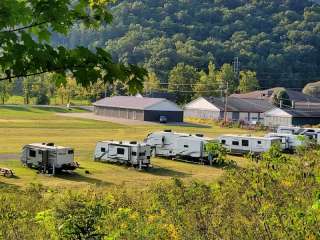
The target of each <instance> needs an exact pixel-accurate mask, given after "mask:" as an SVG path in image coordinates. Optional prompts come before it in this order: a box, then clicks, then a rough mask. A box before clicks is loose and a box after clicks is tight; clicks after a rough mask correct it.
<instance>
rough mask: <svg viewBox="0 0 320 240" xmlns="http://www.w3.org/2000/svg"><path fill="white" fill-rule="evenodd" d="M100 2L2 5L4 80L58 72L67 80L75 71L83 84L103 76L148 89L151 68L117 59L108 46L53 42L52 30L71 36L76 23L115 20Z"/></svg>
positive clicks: (0, 70) (0, 74)
mask: <svg viewBox="0 0 320 240" xmlns="http://www.w3.org/2000/svg"><path fill="white" fill-rule="evenodd" d="M109 2H110V1H109V0H100V1H91V0H90V1H87V0H80V1H72V0H64V1H58V0H56V1H19V0H4V1H1V3H0V9H1V12H0V19H1V20H0V39H1V41H0V50H1V56H0V80H6V79H9V80H10V79H14V78H19V77H25V76H34V75H38V74H42V73H46V72H55V73H56V74H59V75H60V76H61V77H62V79H65V76H66V74H67V73H68V74H72V76H73V77H74V78H75V79H76V80H77V83H79V84H81V85H83V86H89V85H90V83H95V82H97V81H98V79H100V80H103V81H104V82H110V83H112V82H113V81H115V80H121V81H122V82H124V83H126V84H128V86H129V90H130V91H131V92H137V91H139V90H141V89H142V82H143V78H144V75H145V74H146V72H145V70H143V69H141V68H139V67H137V66H134V65H130V64H127V65H124V64H120V63H117V62H114V61H113V60H112V58H111V55H110V54H109V53H108V52H106V51H105V50H104V49H102V48H96V49H95V51H91V50H89V49H87V48H85V47H83V46H76V47H75V48H73V49H67V48H65V47H63V46H56V47H54V46H52V45H50V42H51V37H52V34H62V35H67V34H68V33H69V31H70V29H71V28H72V27H73V26H74V25H75V24H80V25H81V26H82V27H83V28H85V29H89V28H90V29H92V28H97V27H99V26H101V24H109V23H110V22H111V20H112V16H111V14H110V13H109V11H108V9H107V8H106V5H107V4H108V3H109Z"/></svg>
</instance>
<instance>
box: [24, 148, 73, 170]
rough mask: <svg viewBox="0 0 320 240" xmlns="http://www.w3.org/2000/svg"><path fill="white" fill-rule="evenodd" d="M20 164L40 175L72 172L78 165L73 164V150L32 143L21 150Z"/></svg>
mask: <svg viewBox="0 0 320 240" xmlns="http://www.w3.org/2000/svg"><path fill="white" fill-rule="evenodd" d="M21 162H22V163H23V164H24V165H26V166H27V167H30V168H36V169H38V170H39V171H40V172H42V173H50V174H53V175H54V174H55V173H56V172H57V171H62V170H74V169H76V168H77V167H78V166H79V164H78V163H76V162H74V150H73V149H72V148H70V147H62V146H57V145H55V144H54V143H32V144H28V145H25V146H24V147H23V149H22V155H21Z"/></svg>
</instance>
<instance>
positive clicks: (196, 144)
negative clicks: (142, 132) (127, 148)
mask: <svg viewBox="0 0 320 240" xmlns="http://www.w3.org/2000/svg"><path fill="white" fill-rule="evenodd" d="M210 141H213V139H211V138H206V137H204V136H203V135H201V134H196V135H191V134H185V133H176V132H172V131H171V130H165V131H161V132H154V133H151V134H149V135H148V137H147V138H146V139H145V142H146V144H148V145H150V146H151V148H152V153H153V155H155V156H161V157H168V158H182V159H186V160H189V159H190V160H200V161H206V160H208V155H207V154H206V152H205V145H206V143H208V142H210Z"/></svg>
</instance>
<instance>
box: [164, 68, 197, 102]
mask: <svg viewBox="0 0 320 240" xmlns="http://www.w3.org/2000/svg"><path fill="white" fill-rule="evenodd" d="M198 79H199V72H198V71H197V69H195V68H194V67H192V66H190V65H185V64H184V63H179V64H178V65H177V66H176V67H175V68H173V69H172V70H171V71H170V74H169V91H171V92H175V93H176V95H177V99H178V102H179V103H187V102H189V101H190V100H191V98H192V96H193V86H194V85H195V84H196V83H197V81H198Z"/></svg>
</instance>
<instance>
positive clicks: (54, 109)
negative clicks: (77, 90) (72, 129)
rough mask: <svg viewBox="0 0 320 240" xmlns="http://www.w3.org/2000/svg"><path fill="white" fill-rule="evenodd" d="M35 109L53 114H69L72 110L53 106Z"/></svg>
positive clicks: (36, 107)
mask: <svg viewBox="0 0 320 240" xmlns="http://www.w3.org/2000/svg"><path fill="white" fill-rule="evenodd" d="M33 109H38V110H41V111H44V112H53V113H69V112H72V110H68V109H66V108H63V107H51V106H34V107H33Z"/></svg>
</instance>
